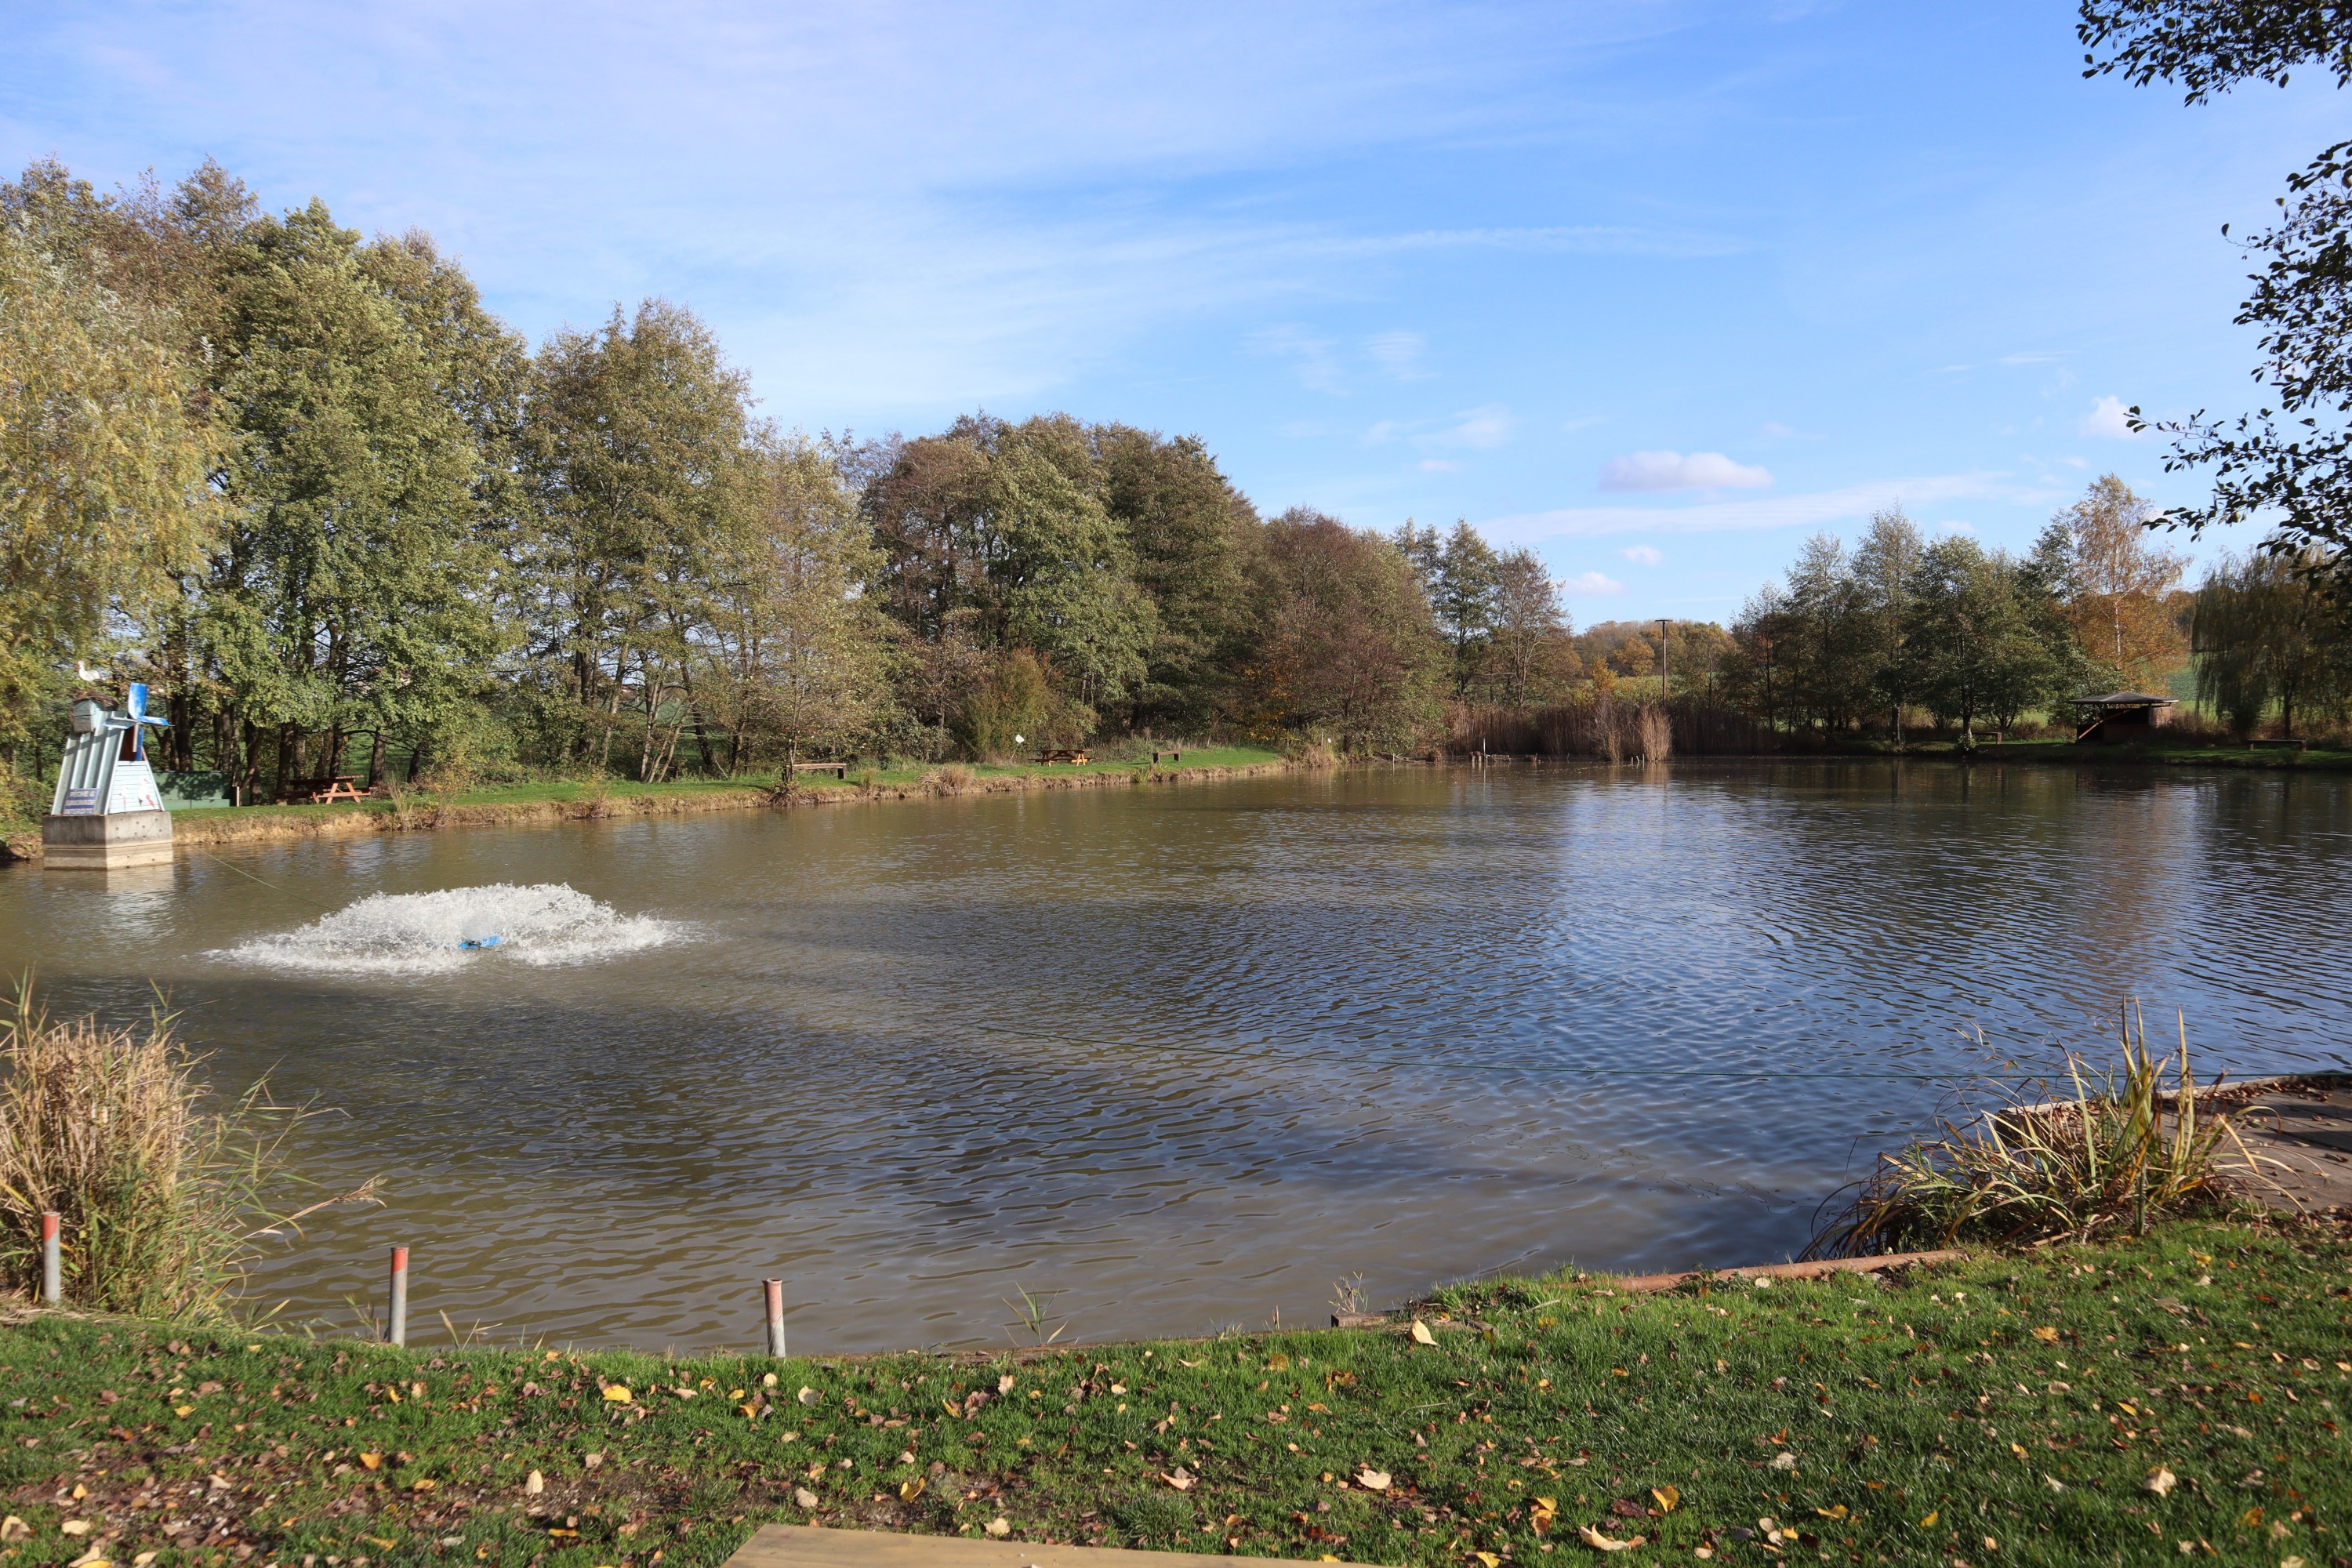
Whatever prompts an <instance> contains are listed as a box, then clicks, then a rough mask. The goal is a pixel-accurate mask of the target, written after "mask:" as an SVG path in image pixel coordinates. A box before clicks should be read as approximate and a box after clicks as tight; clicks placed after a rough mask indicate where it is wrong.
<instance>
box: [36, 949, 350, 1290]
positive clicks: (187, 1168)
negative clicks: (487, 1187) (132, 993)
mask: <svg viewBox="0 0 2352 1568" xmlns="http://www.w3.org/2000/svg"><path fill="white" fill-rule="evenodd" d="M196 1065H197V1064H196V1062H195V1061H194V1058H191V1057H190V1056H189V1055H188V1052H187V1049H186V1047H184V1045H183V1044H182V1043H181V1041H180V1040H179V1038H178V1037H177V1036H175V1035H174V1034H173V1028H172V1020H171V1018H170V1017H169V1016H166V1015H158V1016H155V1017H153V1018H152V1019H151V1020H150V1022H149V1023H148V1024H147V1025H146V1026H145V1027H144V1028H108V1027H106V1026H103V1025H101V1024H100V1023H99V1022H98V1021H97V1020H96V1019H95V1018H78V1019H71V1020H64V1021H59V1020H53V1019H51V1018H50V1017H48V1016H47V1014H46V1013H45V1012H44V1011H43V1010H42V1009H40V1008H39V1007H37V1005H35V1004H34V1001H33V997H32V993H31V990H30V988H29V987H26V988H23V989H20V990H19V992H18V993H17V995H16V1002H15V1005H14V1007H13V1008H12V1009H10V1016H6V1017H5V1019H0V1283H5V1285H6V1286H7V1287H8V1288H9V1289H14V1290H18V1291H26V1292H29V1291H30V1290H31V1289H33V1288H34V1287H35V1286H36V1285H37V1280H38V1279H39V1273H40V1216H41V1215H42V1213H43V1212H44V1211H45V1210H55V1211H56V1212H57V1213H58V1215H59V1216H60V1218H61V1220H62V1239H63V1255H64V1256H63V1262H64V1269H63V1272H64V1289H65V1299H66V1300H67V1301H68V1302H70V1303H72V1304H74V1305H76V1306H80V1307H86V1308H90V1309H94V1310H100V1311H110V1312H124V1313H130V1314H132V1315H134V1316H139V1317H146V1318H169V1319H174V1320H179V1321H218V1320H222V1319H225V1318H227V1317H228V1316H229V1315H230V1308H231V1304H232V1302H233V1300H234V1299H235V1297H236V1293H237V1289H238V1287H239V1286H240V1285H241V1283H242V1281H243V1279H244V1274H245V1268H246V1265H247V1262H248V1261H249V1260H250V1258H251V1257H252V1256H253V1248H254V1247H255V1246H256V1244H257V1240H258V1239H259V1238H260V1237H262V1236H263V1235H265V1234H268V1233H270V1232H271V1229H272V1226H273V1225H275V1226H284V1225H286V1224H288V1223H289V1222H288V1221H287V1220H284V1219H276V1220H273V1218H272V1216H270V1215H268V1212H267V1209H266V1207H265V1204H266V1200H267V1198H268V1195H269V1194H270V1192H271V1191H272V1189H274V1188H275V1187H276V1186H277V1185H278V1183H279V1182H280V1181H281V1180H282V1179H283V1177H284V1170H283V1164H282V1162H281V1160H280V1158H279V1154H280V1147H281V1144H282V1142H283V1140H284V1136H285V1133H286V1131H287V1130H288V1128H289V1126H290V1124H291V1121H293V1120H294V1118H295V1117H296V1116H298V1115H299V1112H293V1111H289V1110H287V1108H284V1107H280V1106H277V1105H274V1104H271V1103H270V1102H269V1101H268V1099H267V1097H266V1095H265V1094H264V1092H263V1091H262V1089H260V1088H259V1087H258V1086H257V1087H256V1088H255V1089H252V1090H250V1091H248V1092H247V1094H246V1095H245V1096H244V1097H243V1098H241V1099H239V1100H235V1101H232V1102H230V1103H229V1104H228V1105H227V1106H226V1108H224V1109H222V1110H208V1109H207V1108H206V1101H207V1100H208V1090H207V1089H206V1088H205V1085H203V1084H202V1083H200V1082H198V1081H197V1079H196V1076H195V1068H196ZM351 1196H352V1197H354V1198H364V1197H365V1196H367V1194H366V1191H365V1189H362V1192H361V1193H358V1194H351ZM338 1201H340V1200H338ZM323 1206H324V1205H313V1207H314V1208H315V1207H323ZM309 1212H311V1211H310V1210H305V1211H304V1213H309ZM294 1217H296V1218H299V1215H297V1216H294Z"/></svg>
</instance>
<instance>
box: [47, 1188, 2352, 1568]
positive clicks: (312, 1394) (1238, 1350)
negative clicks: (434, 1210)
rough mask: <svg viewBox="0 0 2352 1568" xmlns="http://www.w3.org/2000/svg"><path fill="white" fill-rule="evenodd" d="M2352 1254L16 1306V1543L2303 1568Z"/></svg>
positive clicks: (165, 1548)
mask: <svg viewBox="0 0 2352 1568" xmlns="http://www.w3.org/2000/svg"><path fill="white" fill-rule="evenodd" d="M2347 1266H2352V1238H2347V1233H2346V1232H2344V1231H2343V1230H2341V1229H2340V1228H2339V1229H2334V1230H2322V1229H2318V1228H2306V1229H2300V1230H2295V1231H2292V1232H2286V1233H2281V1232H2277V1231H2269V1230H2251V1229H2245V1228H2239V1227H2234V1226H2221V1225H2186V1224H2183V1225H2175V1226H2169V1227H2168V1228H2166V1229H2164V1230H2163V1231H2161V1232H2159V1233H2158V1235H2157V1236H2156V1237H2152V1238H2149V1239H2146V1240H2140V1241H2135V1242H2128V1243H2119V1244H2114V1245H2109V1246H2105V1247H2076V1248H2065V1247H2060V1248H2052V1249H2048V1250H2044V1251H2040V1252H2036V1253H2032V1254H2030V1255H2027V1256H2022V1257H1999V1256H1996V1257H1988V1258H1981V1259H1978V1260H1972V1261H1969V1262H1967V1263H1963V1264H1958V1265H1952V1266H1947V1267H1943V1268H1937V1269H1935V1270H1933V1271H1919V1272H1916V1273H1913V1274H1911V1275H1909V1276H1906V1277H1903V1278H1901V1279H1898V1280H1897V1281H1896V1282H1895V1283H1893V1284H1890V1285H1886V1286H1879V1285H1875V1284H1873V1283H1871V1282H1870V1281H1868V1280H1867V1279H1861V1278H1858V1277H1853V1276H1846V1277H1842V1278H1837V1279H1832V1280H1829V1281H1826V1282H1817V1283H1790V1282H1777V1283H1774V1284H1773V1285H1771V1286H1769V1288H1758V1287H1754V1286H1750V1285H1747V1284H1744V1283H1736V1282H1730V1281H1726V1282H1723V1283H1719V1284H1716V1285H1714V1286H1712V1287H1710V1288H1705V1289H1701V1288H1696V1287H1693V1288H1686V1289H1684V1290H1683V1291H1680V1292H1677V1293H1675V1294H1671V1295H1666V1296H1648V1297H1629V1296H1625V1295H1622V1294H1618V1293H1615V1292H1614V1291H1613V1290H1612V1285H1611V1282H1610V1281H1609V1280H1608V1279H1577V1278H1572V1277H1555V1278H1552V1279H1540V1280H1493V1281H1485V1282H1481V1283H1478V1284H1476V1285H1472V1286H1465V1287H1460V1288H1456V1289H1449V1290H1446V1291H1443V1292H1440V1293H1439V1295H1438V1296H1437V1298H1436V1299H1435V1300H1433V1302H1432V1303H1430V1304H1429V1305H1428V1306H1427V1307H1426V1308H1424V1309H1423V1319H1424V1320H1425V1321H1427V1322H1428V1324H1429V1325H1430V1327H1431V1329H1432V1331H1433V1332H1432V1336H1431V1337H1432V1338H1433V1340H1434V1343H1433V1344H1425V1345H1424V1344H1420V1343H1416V1342H1415V1341H1414V1339H1413V1337H1412V1335H1410V1334H1408V1333H1406V1332H1405V1331H1403V1330H1402V1326H1399V1327H1392V1328H1390V1329H1386V1330H1381V1329H1371V1330H1349V1331H1339V1330H1326V1331H1284V1332H1269V1333H1256V1334H1233V1335H1228V1336H1225V1337H1223V1338H1218V1339H1214V1340H1207V1341H1199V1342H1164V1341H1163V1342H1136V1343H1127V1344H1117V1345H1102V1346H1088V1347H1062V1346H1049V1347H1046V1348H1045V1349H1043V1350H1033V1351H1025V1352H1020V1353H1018V1354H1017V1355H1016V1354H1014V1353H1012V1352H1007V1353H1005V1354H1003V1355H998V1356H994V1357H982V1356H972V1357H950V1356H941V1355H930V1354H906V1355H892V1356H884V1357H877V1358H871V1359H856V1358H827V1357H818V1358H816V1359H814V1360H811V1359H806V1358H795V1359H793V1360H790V1361H785V1362H781V1363H779V1362H774V1361H770V1360H767V1359H765V1358H762V1357H756V1356H734V1355H730V1356H717V1357H703V1358H696V1359H686V1360H676V1361H668V1360H662V1359H658V1358H655V1357H650V1356H645V1355H636V1354H630V1353H623V1352H587V1353H581V1352H572V1351H569V1350H564V1351H557V1350H549V1349H546V1348H544V1347H535V1348H531V1349H528V1350H504V1351H489V1350H482V1349H461V1348H458V1347H457V1346H455V1345H451V1344H443V1345H441V1346H439V1347H437V1348H436V1347H415V1348H411V1349H410V1350H407V1351H394V1350H391V1349H388V1348H383V1347H378V1346H373V1345H364V1344H354V1343H334V1342H310V1341H308V1340H305V1339H301V1338H296V1337H289V1336H286V1335H279V1334H268V1333H250V1332H237V1331H196V1330H191V1329H184V1328H182V1329H174V1328H172V1327H169V1326H162V1325H150V1324H144V1323H137V1322H131V1321H89V1320H79V1319H73V1318H66V1317H50V1316H36V1317H31V1318H30V1319H29V1320H28V1321H19V1322H18V1323H17V1324H16V1325H15V1326H13V1327H9V1328H7V1329H5V1330H0V1385H4V1386H0V1392H5V1395H6V1401H7V1403H5V1407H0V1465H5V1467H6V1468H5V1475H0V1483H5V1486H6V1487H7V1488H8V1489H9V1493H10V1500H8V1501H7V1502H6V1503H5V1509H6V1511H8V1512H9V1513H12V1514H14V1515H16V1516H18V1517H19V1518H20V1519H21V1520H22V1521H24V1525H23V1526H22V1527H15V1526H12V1527H10V1528H9V1529H8V1531H6V1533H8V1534H10V1535H11V1536H13V1537H15V1539H13V1540H11V1541H10V1542H7V1543H6V1545H5V1548H0V1560H5V1561H7V1562H9V1563H21V1564H26V1565H28V1568H29V1565H31V1564H36V1563H68V1562H71V1561H74V1560H76V1559H80V1558H84V1557H86V1556H91V1555H94V1556H96V1557H98V1558H101V1559H105V1560H108V1561H112V1562H121V1563H134V1564H145V1563H153V1564H157V1565H161V1568H173V1565H176V1564H180V1563H229V1562H232V1561H243V1560H246V1559H248V1558H249V1559H250V1560H251V1561H252V1562H254V1563H257V1564H262V1563H283V1564H287V1565H289V1568H291V1565H293V1564H297V1563H312V1564H314V1568H315V1563H322V1562H330V1561H331V1562H333V1563H339V1564H342V1565H348V1568H359V1565H360V1564H362V1563H393V1562H423V1561H425V1560H428V1559H438V1560H442V1561H448V1562H461V1563H506V1564H510V1565H515V1568H525V1565H528V1564H532V1563H538V1564H542V1565H544V1568H573V1565H578V1568H595V1565H618V1564H623V1563H629V1564H637V1565H642V1568H649V1565H652V1564H655V1563H667V1564H679V1565H682V1564H712V1563H718V1562H719V1560H720V1559H722V1558H723V1557H725V1556H726V1555H727V1554H728V1553H729V1552H731V1551H732V1550H733V1549H734V1548H735V1547H736V1546H737V1545H738V1544H740V1542H742V1540H743V1539H744V1538H745V1537H746V1536H747V1535H748V1534H749V1533H750V1532H751V1530H752V1529H753V1528H754V1527H755V1526H756V1525H758V1524H759V1523H761V1522H762V1521H772V1520H773V1521H798V1522H812V1521H813V1522H819V1523H824V1524H831V1525H840V1526H845V1527H866V1528H877V1529H886V1530H899V1531H932V1532H939V1533H945V1534H963V1535H968V1536H975V1537H977V1536H981V1535H983V1534H986V1533H991V1532H1001V1533H1006V1534H1009V1535H1010V1536H1011V1537H1013V1539H1016V1540H1036V1541H1045V1540H1055V1541H1076V1542H1098V1543H1106V1544H1110V1543H1123V1544H1131V1545H1139V1546H1146V1547H1154V1548H1160V1549H1166V1550H1171V1551H1192V1552H1210V1551H1230V1552H1241V1553H1245V1554H1262V1555H1267V1556H1284V1557H1294V1558H1306V1559H1310V1560H1311V1559H1314V1558H1317V1557H1322V1556H1327V1555H1328V1556H1330V1557H1336V1558H1339V1559H1343V1560H1348V1561H1360V1562H1374V1563H1449V1564H1456V1565H1460V1568H1498V1565H1499V1564H1501V1563H1505V1562H1509V1563H1518V1564H1527V1563H1535V1562H1538V1561H1541V1560H1546V1559H1551V1558H1563V1559H1565V1558H1579V1559H1580V1558H1585V1557H1590V1556H1593V1555H1595V1554H1596V1553H1595V1552H1594V1549H1593V1548H1592V1547H1591V1546H1590V1545H1588V1544H1586V1543H1585V1542H1584V1540H1583V1538H1582V1537H1581V1535H1580V1529H1581V1528H1593V1529H1597V1530H1598V1531H1601V1532H1603V1533H1604V1534H1605V1535H1606V1537H1608V1538H1609V1539H1612V1540H1627V1539H1631V1538H1633V1537H1634V1536H1640V1537H1643V1539H1644V1540H1645V1542H1647V1544H1646V1545H1645V1546H1644V1547H1643V1548H1642V1549H1641V1550H1642V1553H1643V1555H1641V1556H1636V1557H1633V1558H1631V1559H1629V1561H1635V1562H1638V1561H1643V1560H1645V1558H1647V1559H1654V1558H1657V1557H1659V1556H1661V1555H1664V1556H1665V1557H1671V1558H1675V1559H1678V1560H1683V1561H1696V1560H1697V1558H1698V1557H1699V1555H1700V1554H1701V1553H1705V1554H1706V1556H1708V1557H1711V1558H1712V1559H1714V1560H1717V1561H1727V1562H1739V1563H1766V1562H1769V1561H1774V1560H1780V1561H1790V1562H1793V1561H1830V1562H1837V1563H1849V1562H1851V1563H1939V1564H1948V1563H1952V1562H1953V1561H1955V1560H1958V1561H1959V1562H1963V1563H1970V1564H1975V1565H1979V1568H1980V1565H1982V1564H1985V1563H2011V1562H2014V1563H2118V1562H2121V1563H2157V1562H2167V1563H2169V1562H2174V1561H2177V1560H2178V1559H2179V1556H2180V1555H2181V1553H2182V1552H2184V1551H2187V1552H2192V1553H2194V1554H2196V1555H2198V1556H2200V1557H2208V1556H2211V1557H2218V1558H2220V1559H2221V1560H2222V1561H2225V1562H2230V1563H2272V1564H2284V1563H2289V1562H2291V1561H2292V1560H2293V1559H2295V1558H2298V1557H2299V1558H2301V1559H2302V1560H2303V1562H2304V1563H2306V1564H2308V1565H2310V1568H2324V1565H2326V1564H2328V1563H2331V1562H2341V1561H2344V1560H2345V1557H2346V1555H2347V1553H2352V1538H2347V1531H2352V1446H2347V1442H2346V1439H2345V1436H2344V1434H2343V1432H2342V1429H2341V1422H2342V1420H2343V1412H2342V1410H2341V1409H2340V1408H2339V1406H2340V1405H2341V1404H2342V1402H2343V1401H2344V1400H2345V1399H2346V1398H2347V1396H2352V1360H2347V1358H2352V1326H2347V1324H2352V1270H2348V1269H2347ZM420 1307H421V1309H422V1311H423V1315H424V1317H425V1318H426V1319H429V1318H430V1302H429V1300H425V1299H424V1298H422V1297H420ZM624 1391H625V1394H624ZM534 1471H536V1472H539V1473H540V1475H541V1477H542V1478H543V1480H542V1486H541V1489H540V1490H537V1491H533V1490H532V1489H531V1487H530V1476H531V1474H532V1473H533V1472H534ZM1368 1472H1370V1474H1368ZM2151 1478H2154V1481H2155V1485H2153V1486H2152V1485H2151ZM2166 1478H2170V1479H2169V1481H2167V1479H2166ZM1368 1482H1369V1483H1370V1484H1369V1485H1368V1484H1367V1483H1368ZM73 1521H82V1522H83V1523H85V1524H86V1525H87V1527H88V1528H87V1529H86V1530H83V1531H79V1532H78V1533H72V1534H68V1533H64V1531H65V1529H66V1527H67V1526H68V1524H69V1523H71V1522H73ZM998 1521H1002V1522H998ZM2183 1542H2186V1543H2188V1544H2187V1545H2186V1546H2185V1547H2184V1546H2183V1545H2182V1543H2183ZM247 1548H250V1551H249V1552H248V1551H247ZM149 1552H152V1553H154V1554H155V1555H154V1556H153V1557H152V1559H151V1558H147V1557H145V1556H142V1554H143V1553H149Z"/></svg>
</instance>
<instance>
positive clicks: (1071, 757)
mask: <svg viewBox="0 0 2352 1568" xmlns="http://www.w3.org/2000/svg"><path fill="white" fill-rule="evenodd" d="M1037 760H1038V761H1039V762H1041V763H1076V764H1077V765H1078V766H1080V767H1085V766H1086V765H1087V763H1088V762H1090V761H1092V759H1091V758H1089V757H1088V756H1087V754H1086V752H1082V751H1080V750H1078V749H1077V748H1076V747H1071V746H1064V747H1055V748H1052V749H1050V750H1046V751H1042V752H1038V753H1037Z"/></svg>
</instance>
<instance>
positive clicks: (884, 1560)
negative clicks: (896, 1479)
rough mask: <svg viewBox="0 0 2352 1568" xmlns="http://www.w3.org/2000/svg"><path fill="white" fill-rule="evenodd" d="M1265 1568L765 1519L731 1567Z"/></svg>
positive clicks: (1250, 1562)
mask: <svg viewBox="0 0 2352 1568" xmlns="http://www.w3.org/2000/svg"><path fill="white" fill-rule="evenodd" d="M1180 1557H1181V1558H1182V1559H1183V1561H1184V1564H1185V1568H1265V1563H1268V1562H1270V1561H1275V1560H1274V1559H1269V1558H1265V1557H1223V1556H1216V1557H1212V1556H1209V1555H1207V1554H1205V1553H1196V1552H1135V1551H1130V1550H1129V1549H1127V1548H1125V1547H1118V1546H1040V1545H1037V1544H1035V1543H1034V1542H1025V1541H982V1540H979V1539H976V1538H973V1537H971V1536H961V1535H900V1534H898V1533H896V1532H894V1531H881V1530H822V1529H818V1528H815V1527H814V1526H811V1525H805V1524H769V1525H762V1526H761V1528H760V1530H759V1531H757V1533H755V1534H754V1535H753V1536H752V1537H751V1540H749V1541H747V1542H744V1543H743V1545H742V1547H741V1549H740V1551H738V1552H736V1553H735V1555H734V1556H732V1557H730V1558H729V1559H728V1560H727V1568H1171V1564H1172V1563H1174V1562H1175V1561H1176V1559H1178V1558H1180Z"/></svg>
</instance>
